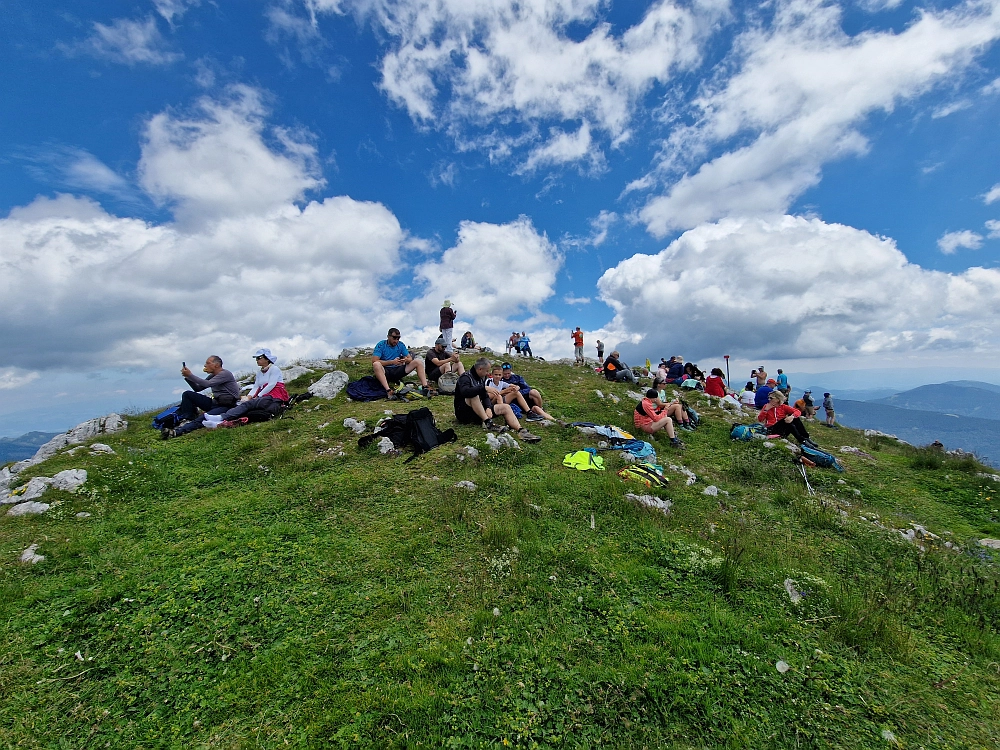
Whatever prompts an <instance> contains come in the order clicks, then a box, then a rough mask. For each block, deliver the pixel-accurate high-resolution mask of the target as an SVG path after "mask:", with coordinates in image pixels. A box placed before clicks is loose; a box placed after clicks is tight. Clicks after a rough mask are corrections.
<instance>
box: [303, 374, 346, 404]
mask: <svg viewBox="0 0 1000 750" xmlns="http://www.w3.org/2000/svg"><path fill="white" fill-rule="evenodd" d="M348 380H350V378H348V377H347V373H346V372H343V371H342V370H335V371H334V372H328V373H327V374H326V375H324V376H323V377H321V378H320V379H319V380H317V381H316V382H315V383H313V384H312V385H311V386H309V392H310V393H311V394H312V395H314V396H318V397H319V398H333V397H335V396H336V395H337V394H338V393H340V392H341V391H342V390H344V386H346V385H347V381H348Z"/></svg>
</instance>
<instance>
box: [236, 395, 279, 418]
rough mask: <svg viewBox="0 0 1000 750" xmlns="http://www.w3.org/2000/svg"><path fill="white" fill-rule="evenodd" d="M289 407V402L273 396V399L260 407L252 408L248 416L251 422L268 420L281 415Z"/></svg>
mask: <svg viewBox="0 0 1000 750" xmlns="http://www.w3.org/2000/svg"><path fill="white" fill-rule="evenodd" d="M286 409H288V403H287V402H285V401H279V400H278V399H276V398H272V399H271V401H270V402H269V403H268V404H267V405H266V406H263V407H261V408H259V409H251V410H250V411H248V412H247V413H246V415H245V416H246V418H247V419H248V420H249V421H250V422H267V421H268V420H271V419H274V418H276V417H280V416H281V415H282V414H284V413H285V410H286Z"/></svg>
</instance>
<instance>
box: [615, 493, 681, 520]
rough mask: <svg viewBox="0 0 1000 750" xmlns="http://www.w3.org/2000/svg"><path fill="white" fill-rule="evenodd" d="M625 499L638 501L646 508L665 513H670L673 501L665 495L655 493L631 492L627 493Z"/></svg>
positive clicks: (633, 501) (666, 514)
mask: <svg viewBox="0 0 1000 750" xmlns="http://www.w3.org/2000/svg"><path fill="white" fill-rule="evenodd" d="M625 499H626V500H628V501H629V502H632V503H638V504H639V505H642V506H643V507H646V508H652V509H653V510H658V511H660V512H661V513H663V515H665V516H669V515H670V506H672V505H673V503H672V502H671V501H670V500H668V499H667V498H665V497H655V496H654V495H634V494H632V493H631V492H629V493H627V494H626V495H625Z"/></svg>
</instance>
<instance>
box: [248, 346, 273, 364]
mask: <svg viewBox="0 0 1000 750" xmlns="http://www.w3.org/2000/svg"><path fill="white" fill-rule="evenodd" d="M257 357H267V361H268V362H270V363H271V364H272V365H273V364H274V363H275V362H276V361H277V360H276V359H275V358H274V355H273V354H271V350H270V349H258V350H257V351H255V352H254V353H253V358H254V359H257Z"/></svg>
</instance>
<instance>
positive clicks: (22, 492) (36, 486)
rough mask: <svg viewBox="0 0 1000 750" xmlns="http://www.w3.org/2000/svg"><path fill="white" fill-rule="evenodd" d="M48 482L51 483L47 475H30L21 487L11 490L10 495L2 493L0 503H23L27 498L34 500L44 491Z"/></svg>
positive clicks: (47, 486)
mask: <svg viewBox="0 0 1000 750" xmlns="http://www.w3.org/2000/svg"><path fill="white" fill-rule="evenodd" d="M50 484H52V480H51V479H49V478H48V477H32V478H31V479H29V480H28V483H27V484H26V485H24V487H23V488H22V487H18V488H17V490H15V491H14V492H12V493H11V494H10V495H8V494H7V493H4V494H3V496H2V497H0V504H2V505H11V504H14V503H24V502H27V501H28V500H35V499H37V498H39V497H41V496H42V495H43V494H44V493H45V490H47V489H48V488H49V485H50Z"/></svg>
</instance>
